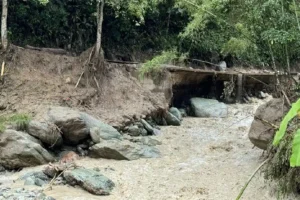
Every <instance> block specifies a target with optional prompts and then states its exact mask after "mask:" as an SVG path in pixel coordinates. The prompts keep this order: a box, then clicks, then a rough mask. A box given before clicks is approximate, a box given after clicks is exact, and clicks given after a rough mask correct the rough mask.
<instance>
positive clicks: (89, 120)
mask: <svg viewBox="0 0 300 200" xmlns="http://www.w3.org/2000/svg"><path fill="white" fill-rule="evenodd" d="M81 118H82V119H83V120H84V121H85V123H86V125H87V127H88V128H89V129H90V128H93V127H97V128H99V129H100V132H99V133H100V138H101V139H103V140H112V139H119V140H120V139H121V138H122V135H121V134H120V133H119V132H118V131H117V130H116V129H115V128H113V127H112V126H110V125H108V124H105V123H103V122H101V121H100V120H98V119H96V118H94V117H92V116H90V115H88V114H86V113H81Z"/></svg>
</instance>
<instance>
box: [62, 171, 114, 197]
mask: <svg viewBox="0 0 300 200" xmlns="http://www.w3.org/2000/svg"><path fill="white" fill-rule="evenodd" d="M63 176H64V178H65V179H66V181H67V182H68V183H69V184H70V185H79V186H80V187H82V188H83V189H85V190H87V191H88V192H90V193H92V194H95V195H109V194H110V192H111V191H112V189H113V188H114V186H115V184H114V183H113V182H112V181H111V180H110V179H108V178H107V177H105V176H103V175H102V174H100V173H99V172H97V171H94V170H91V169H73V170H69V171H65V172H64V174H63Z"/></svg>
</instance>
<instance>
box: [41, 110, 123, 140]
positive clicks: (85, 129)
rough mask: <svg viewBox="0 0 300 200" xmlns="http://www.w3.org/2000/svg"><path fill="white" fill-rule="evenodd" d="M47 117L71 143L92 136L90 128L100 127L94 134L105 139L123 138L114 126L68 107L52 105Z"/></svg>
mask: <svg viewBox="0 0 300 200" xmlns="http://www.w3.org/2000/svg"><path fill="white" fill-rule="evenodd" d="M47 119H48V120H49V121H50V122H52V123H54V124H55V125H57V126H58V127H59V128H60V130H61V131H62V133H63V134H62V135H63V139H64V141H66V142H67V143H69V144H78V143H80V142H81V141H82V140H84V139H86V138H88V137H90V129H91V128H95V127H96V128H98V129H99V131H97V132H94V135H93V136H95V137H96V136H97V137H99V138H101V139H104V140H110V139H121V137H122V136H121V134H120V133H119V132H118V131H117V130H116V129H115V128H113V127H112V126H110V125H108V124H105V123H103V122H101V121H100V120H97V119H96V118H94V117H92V116H90V115H88V114H86V113H83V112H79V111H76V110H72V109H70V108H66V107H52V108H50V109H49V111H48V116H47Z"/></svg>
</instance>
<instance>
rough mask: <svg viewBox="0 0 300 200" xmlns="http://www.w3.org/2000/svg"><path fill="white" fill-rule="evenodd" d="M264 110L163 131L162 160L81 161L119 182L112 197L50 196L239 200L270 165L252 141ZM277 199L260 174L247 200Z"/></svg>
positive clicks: (60, 199)
mask: <svg viewBox="0 0 300 200" xmlns="http://www.w3.org/2000/svg"><path fill="white" fill-rule="evenodd" d="M258 105H259V103H256V104H248V105H240V104H236V105H229V117H228V118H224V119H199V118H198V119H197V118H185V119H184V121H183V124H182V126H180V127H163V128H162V134H161V135H160V136H157V137H155V138H156V139H158V140H159V141H161V142H162V145H160V146H159V149H160V150H161V152H162V157H161V158H159V159H141V160H137V161H130V162H129V161H112V160H103V159H100V160H99V159H98V160H95V159H90V158H85V159H82V160H79V161H77V164H78V165H80V166H84V167H86V168H94V167H98V168H99V169H100V170H101V172H102V173H103V174H104V175H106V176H107V177H109V178H110V179H112V180H113V181H114V182H115V183H116V187H115V189H114V190H113V192H112V194H111V195H110V196H106V197H97V196H93V195H90V194H89V193H87V192H85V191H83V190H81V189H79V188H73V187H68V186H55V187H53V189H52V190H51V191H47V192H46V194H47V195H51V196H52V197H54V198H55V199H57V200H67V199H68V200H69V199H72V200H75V199H76V200H93V199H95V200H96V199H101V200H124V199H128V200H181V199H182V200H233V199H235V198H236V196H237V195H238V193H239V191H240V189H241V188H242V187H243V185H244V184H245V182H246V181H247V180H248V178H249V176H250V175H251V174H252V173H253V172H254V170H255V169H256V168H257V167H258V166H259V165H260V164H261V163H262V162H263V160H264V158H263V157H262V151H261V150H259V149H257V148H253V145H252V144H251V142H250V141H249V139H248V131H249V128H250V125H251V123H252V120H253V115H254V112H255V110H256V108H257V107H258ZM28 170H32V169H26V170H24V171H22V172H20V173H25V172H26V171H28ZM18 175H19V174H16V175H14V176H16V177H17V176H18ZM275 194H276V192H275V190H274V189H271V187H270V186H269V185H268V184H267V183H266V182H265V181H264V179H263V178H262V175H260V174H258V175H256V176H255V178H254V179H253V181H252V182H251V183H250V186H249V187H248V188H247V190H246V192H245V194H244V196H243V198H242V199H246V200H275V199H277V198H276V195H275Z"/></svg>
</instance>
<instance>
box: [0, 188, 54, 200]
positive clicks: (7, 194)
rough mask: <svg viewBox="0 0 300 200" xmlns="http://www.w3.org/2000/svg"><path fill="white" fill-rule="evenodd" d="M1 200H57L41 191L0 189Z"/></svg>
mask: <svg viewBox="0 0 300 200" xmlns="http://www.w3.org/2000/svg"><path fill="white" fill-rule="evenodd" d="M0 200H55V199H54V198H52V197H50V196H46V195H45V194H44V193H43V192H42V191H41V190H37V191H31V190H25V189H24V188H18V189H12V188H0Z"/></svg>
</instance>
